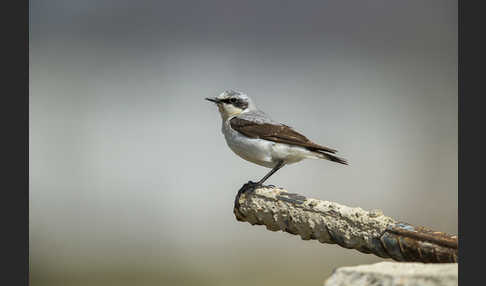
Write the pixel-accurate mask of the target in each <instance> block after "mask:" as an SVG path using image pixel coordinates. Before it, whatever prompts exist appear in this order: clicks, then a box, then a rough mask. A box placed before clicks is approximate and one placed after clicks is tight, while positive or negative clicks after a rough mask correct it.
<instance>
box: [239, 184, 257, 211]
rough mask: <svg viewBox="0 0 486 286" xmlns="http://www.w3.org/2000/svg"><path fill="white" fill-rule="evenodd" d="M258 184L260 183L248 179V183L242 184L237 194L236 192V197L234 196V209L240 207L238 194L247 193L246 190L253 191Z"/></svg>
mask: <svg viewBox="0 0 486 286" xmlns="http://www.w3.org/2000/svg"><path fill="white" fill-rule="evenodd" d="M259 186H260V184H258V183H255V182H252V181H248V183H246V184H244V185H243V186H242V187H241V188H240V189H239V190H238V194H236V198H235V209H239V208H240V196H241V195H242V194H244V193H247V192H253V191H254V190H255V189H256V188H257V187H259Z"/></svg>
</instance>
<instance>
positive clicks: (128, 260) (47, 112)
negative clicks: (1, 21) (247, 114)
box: [29, 0, 458, 286]
mask: <svg viewBox="0 0 486 286" xmlns="http://www.w3.org/2000/svg"><path fill="white" fill-rule="evenodd" d="M30 30H31V35H30V150H29V151H30V170H29V171H30V253H31V257H30V259H31V279H32V280H31V284H32V285H34V286H37V285H232V286H236V285H249V284H250V285H252V284H253V285H321V284H322V281H323V280H324V279H325V278H326V277H327V276H328V275H330V273H331V272H332V270H333V269H334V268H336V267H339V266H345V265H357V264H365V263H373V262H378V261H382V259H380V258H378V257H373V256H370V255H366V254H361V253H359V252H357V251H353V250H348V249H343V248H340V247H338V246H336V245H323V244H320V243H319V242H317V241H302V240H301V239H300V238H299V237H297V236H292V235H290V234H287V233H281V232H270V231H267V230H266V229H265V228H264V227H262V226H251V225H249V224H248V223H241V222H237V221H236V219H235V218H234V215H233V213H232V207H233V200H234V196H235V194H236V192H237V190H238V189H239V187H240V186H241V185H242V184H243V183H245V182H246V181H248V180H250V179H252V180H256V179H259V178H261V177H262V176H263V175H264V174H265V173H266V172H267V171H268V169H266V168H263V167H260V166H257V165H253V164H251V163H249V162H246V161H244V160H242V159H240V158H239V157H237V156H236V155H234V154H233V153H232V152H231V151H230V149H229V148H228V147H227V146H226V143H225V141H224V137H223V135H222V134H221V119H220V117H219V115H218V113H217V109H216V107H215V106H213V105H212V104H210V103H208V102H206V101H204V97H208V96H215V95H217V94H219V93H220V92H222V91H223V90H225V89H237V90H241V91H243V92H246V93H247V94H248V95H249V96H251V97H252V98H253V99H254V100H255V102H256V104H257V105H258V106H259V107H260V108H261V109H263V110H264V111H265V112H266V113H268V114H269V115H271V116H272V117H273V118H274V119H275V120H279V121H282V122H283V123H285V124H288V125H290V126H293V127H294V128H296V129H297V130H298V131H301V132H302V133H304V134H305V135H307V136H308V137H309V138H310V139H312V140H314V141H316V142H318V143H320V144H323V145H327V146H330V147H334V148H337V149H338V150H339V151H340V155H341V156H343V157H345V158H346V159H348V160H349V162H350V165H349V166H341V165H338V164H334V163H331V162H327V161H320V160H306V161H303V162H301V163H299V164H295V165H291V166H288V167H285V168H283V169H282V170H280V171H279V172H278V173H276V174H275V175H274V176H273V177H272V178H271V179H270V180H269V181H268V183H269V184H275V185H278V186H282V187H285V188H287V189H288V190H290V191H292V192H297V193H300V194H303V195H306V196H308V197H314V198H320V199H325V200H330V201H335V202H338V203H341V204H345V205H349V206H360V207H362V208H364V209H374V208H379V209H382V210H383V212H384V213H385V214H386V215H389V216H392V217H394V218H395V219H398V220H402V221H405V222H408V223H412V224H417V225H423V226H428V227H431V228H433V229H435V230H439V231H444V232H448V233H451V234H457V192H458V191H457V140H458V137H457V132H458V129H457V85H458V83H457V2H456V1H448V0H447V1H444V0H441V1H418V0H413V1H412V0H409V1H398V0H395V1H384V0H383V1H381V0H380V1H378V0H377V1H342V0H339V1H338V0H333V1H298V2H297V1H223V0H220V1H119V0H118V1H114V0H111V1H109V0H102V1H94V0H85V1H74V0H62V1H61V0H57V1H56V0H44V1H34V0H31V27H30Z"/></svg>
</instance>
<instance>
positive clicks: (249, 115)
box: [236, 110, 282, 125]
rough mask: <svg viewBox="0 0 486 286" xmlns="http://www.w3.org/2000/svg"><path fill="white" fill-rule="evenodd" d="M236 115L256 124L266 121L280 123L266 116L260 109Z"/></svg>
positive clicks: (274, 123)
mask: <svg viewBox="0 0 486 286" xmlns="http://www.w3.org/2000/svg"><path fill="white" fill-rule="evenodd" d="M236 117H238V118H240V119H245V120H248V121H252V122H255V123H258V124H263V123H268V124H272V125H282V124H281V123H280V122H277V121H275V120H273V119H272V118H270V116H268V115H267V114H266V113H265V112H263V111H261V110H251V111H248V112H243V113H241V114H239V115H238V116H236Z"/></svg>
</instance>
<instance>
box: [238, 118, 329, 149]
mask: <svg viewBox="0 0 486 286" xmlns="http://www.w3.org/2000/svg"><path fill="white" fill-rule="evenodd" d="M230 124H231V128H233V129H234V130H236V131H238V132H240V133H241V134H243V135H245V136H247V137H250V138H260V139H265V140H269V141H273V142H277V143H285V144H290V145H296V146H301V147H304V148H307V149H309V150H311V151H324V152H329V153H336V152H337V150H334V149H331V148H329V147H325V146H321V145H318V144H316V143H314V142H312V141H310V140H309V139H307V137H305V136H304V135H302V134H300V133H298V132H297V131H295V130H293V129H292V128H291V127H289V126H287V125H284V124H278V125H277V124H270V123H260V122H254V121H250V120H245V119H241V118H238V117H234V118H232V119H231V120H230Z"/></svg>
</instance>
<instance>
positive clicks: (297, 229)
mask: <svg viewBox="0 0 486 286" xmlns="http://www.w3.org/2000/svg"><path fill="white" fill-rule="evenodd" d="M234 214H235V216H236V219H237V220H238V221H246V222H249V223H250V224H252V225H265V226H266V228H267V229H268V230H271V231H278V230H281V231H285V232H288V233H291V234H295V235H300V236H301V238H302V239H304V240H309V239H316V240H318V241H320V242H321V243H330V244H338V245H340V246H342V247H344V248H350V249H356V250H358V251H360V252H363V253H372V254H374V255H377V256H379V257H382V258H391V259H393V260H396V261H408V262H424V263H451V262H457V257H458V244H457V236H455V235H448V234H446V233H442V232H436V231H432V230H430V229H428V228H425V227H416V226H413V225H410V224H407V223H403V222H398V221H395V220H394V219H392V218H390V217H387V216H384V215H383V213H382V212H381V211H379V210H373V211H365V210H363V209H361V208H351V207H347V206H343V205H340V204H337V203H334V202H328V201H321V200H316V199H311V198H306V197H304V196H302V195H299V194H293V193H289V192H287V191H285V190H284V189H281V188H270V187H260V188H257V189H255V190H253V191H248V192H245V193H243V194H241V195H240V192H239V193H238V195H237V197H236V200H235V207H234Z"/></svg>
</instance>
